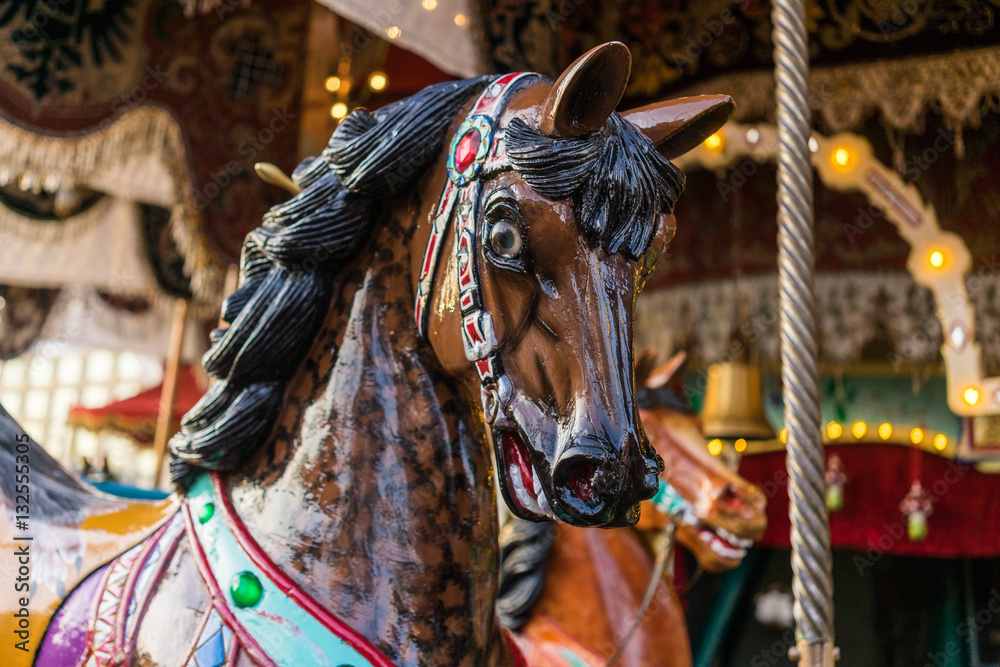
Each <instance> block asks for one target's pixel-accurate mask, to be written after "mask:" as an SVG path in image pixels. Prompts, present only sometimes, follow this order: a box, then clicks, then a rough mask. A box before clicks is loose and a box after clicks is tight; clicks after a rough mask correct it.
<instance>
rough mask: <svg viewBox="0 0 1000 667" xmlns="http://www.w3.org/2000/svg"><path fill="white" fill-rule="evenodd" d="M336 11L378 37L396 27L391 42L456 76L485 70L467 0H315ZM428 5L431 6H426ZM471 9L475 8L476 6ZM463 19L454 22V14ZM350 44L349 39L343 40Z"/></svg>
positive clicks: (474, 73)
mask: <svg viewBox="0 0 1000 667" xmlns="http://www.w3.org/2000/svg"><path fill="white" fill-rule="evenodd" d="M317 2H319V4H321V5H323V6H325V7H328V8H329V9H331V10H333V11H334V12H335V13H336V14H338V15H340V16H343V17H344V18H346V19H348V20H350V21H353V22H354V23H357V24H358V25H360V26H362V27H364V28H366V29H367V30H369V31H371V32H372V33H374V34H375V35H378V36H379V37H387V36H388V37H391V35H392V34H396V33H395V32H393V33H391V34H389V33H387V31H388V30H389V29H390V28H396V29H398V31H399V32H398V36H396V37H395V38H393V39H392V42H393V43H394V44H396V45H398V46H400V47H402V48H404V49H406V50H407V51H413V52H414V53H416V54H418V55H420V56H421V57H423V58H426V59H427V60H428V61H430V62H431V63H433V64H434V65H435V66H437V67H440V68H441V69H443V70H444V71H446V72H448V73H450V74H454V75H455V76H459V77H471V76H478V75H479V74H483V73H485V71H486V70H485V69H484V67H483V64H482V62H481V61H482V58H481V57H480V56H479V49H478V46H477V40H476V39H475V38H474V31H473V29H472V25H473V15H472V14H471V13H470V5H471V4H473V3H471V2H470V0H436V2H434V3H429V2H417V0H411V1H410V2H399V1H398V0H317ZM425 6H431V7H433V8H432V9H426V8H425ZM475 9H477V10H478V7H476V8H475ZM459 15H461V16H462V17H464V20H463V19H459V20H458V21H457V22H456V17H457V16H459ZM347 43H350V40H349V39H348V40H347Z"/></svg>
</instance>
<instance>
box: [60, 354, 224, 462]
mask: <svg viewBox="0 0 1000 667" xmlns="http://www.w3.org/2000/svg"><path fill="white" fill-rule="evenodd" d="M205 389H206V387H203V386H202V385H201V382H200V381H199V378H198V376H197V375H196V373H195V372H194V370H193V368H192V367H191V366H186V367H185V368H183V369H182V370H181V373H180V377H179V378H178V381H177V395H176V397H175V399H174V406H173V415H172V419H171V421H172V422H173V424H172V426H173V427H174V428H176V427H177V426H178V425H179V422H180V418H181V417H182V416H183V415H184V414H185V413H186V412H188V411H189V410H190V409H191V408H192V407H194V404H195V403H197V402H198V399H199V398H201V396H202V394H204V393H205ZM162 390H163V385H157V386H155V387H153V388H152V389H147V390H145V391H143V392H140V393H138V394H136V395H135V396H132V397H131V398H126V399H124V400H121V401H114V402H112V403H108V404H107V405H104V406H102V407H99V408H87V407H84V406H82V405H74V406H73V407H72V408H71V409H70V411H69V417H68V420H67V421H68V423H69V425H70V426H78V427H82V428H85V429H88V430H90V431H102V430H109V431H113V432H115V433H118V434H121V435H124V436H126V437H129V438H131V439H132V440H134V441H135V442H136V443H138V444H140V445H150V444H152V442H153V434H154V432H155V431H156V419H157V415H158V413H159V409H160V393H161V392H162Z"/></svg>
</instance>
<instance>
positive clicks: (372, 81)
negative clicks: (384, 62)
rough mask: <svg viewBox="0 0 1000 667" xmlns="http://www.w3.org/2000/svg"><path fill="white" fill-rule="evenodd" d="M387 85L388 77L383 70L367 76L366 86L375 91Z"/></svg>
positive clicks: (383, 88)
mask: <svg viewBox="0 0 1000 667" xmlns="http://www.w3.org/2000/svg"><path fill="white" fill-rule="evenodd" d="M387 85H389V77H387V76H386V75H385V72H372V75H371V76H370V77H368V87H369V88H371V89H372V90H374V91H375V92H378V91H380V90H385V87H386V86H387Z"/></svg>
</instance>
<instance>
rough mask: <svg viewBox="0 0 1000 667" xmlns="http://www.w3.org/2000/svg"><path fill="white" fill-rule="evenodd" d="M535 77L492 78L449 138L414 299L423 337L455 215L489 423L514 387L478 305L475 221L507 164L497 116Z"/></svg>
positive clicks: (465, 311) (465, 315)
mask: <svg viewBox="0 0 1000 667" xmlns="http://www.w3.org/2000/svg"><path fill="white" fill-rule="evenodd" d="M535 76H537V75H534V74H530V73H525V72H522V73H515V74H507V75H505V76H502V77H500V78H499V79H497V80H496V81H494V82H493V83H491V84H490V85H489V86H487V87H486V90H484V91H483V92H482V94H481V95H480V96H479V98H478V99H477V100H476V103H475V104H474V105H473V106H472V109H471V110H470V111H469V113H468V115H467V116H466V117H465V120H463V121H462V124H461V125H460V126H459V128H458V131H457V132H455V136H454V137H452V140H451V145H450V147H449V149H448V159H447V168H448V181H447V182H446V183H445V187H444V190H443V191H442V192H441V198H440V199H439V200H438V205H437V209H436V211H435V214H434V222H433V226H432V228H431V233H430V236H429V237H428V239H427V248H426V249H425V250H424V260H423V262H422V263H421V265H420V279H419V282H418V284H417V294H416V299H415V303H414V311H415V319H416V324H417V330H418V331H419V332H420V335H421V336H423V337H424V338H426V337H427V319H428V310H429V309H428V302H429V300H430V295H431V292H432V290H433V287H434V274H435V270H436V268H437V260H438V256H439V254H440V250H441V245H442V243H443V240H444V237H445V235H446V234H447V231H448V225H449V224H450V222H451V219H452V217H454V218H455V224H456V229H455V239H456V241H455V242H456V244H457V247H456V257H457V259H458V266H457V268H458V287H459V299H458V303H459V308H460V309H461V313H462V341H463V342H464V345H465V356H466V358H468V360H469V361H471V362H472V364H473V365H474V366H475V368H476V373H477V374H478V375H479V380H480V385H481V400H482V407H483V415H484V418H485V420H486V423H488V424H492V423H493V422H494V421H495V420H496V419H497V417H498V416H499V415H500V414H501V413H502V411H503V410H504V408H506V406H507V404H508V403H509V401H510V397H511V394H512V387H511V383H510V380H508V379H507V377H506V376H505V375H504V373H503V366H502V365H501V363H500V358H499V356H497V351H498V349H499V344H498V343H497V338H496V332H495V330H494V328H493V318H492V317H491V316H490V314H489V313H488V312H486V311H485V310H484V309H483V305H482V304H483V299H482V291H481V289H480V286H479V277H478V271H477V269H476V256H477V252H478V249H479V247H480V244H481V243H482V242H483V239H482V238H481V237H482V234H481V233H480V229H479V227H478V225H477V222H478V216H477V213H478V208H479V199H480V192H481V190H482V181H483V180H484V179H485V178H488V177H490V176H493V175H496V174H498V173H500V172H503V171H509V170H510V169H511V166H510V163H509V162H508V161H507V152H506V150H505V148H504V141H503V128H497V127H496V125H497V121H498V120H499V118H500V114H501V113H502V112H503V109H504V106H505V103H506V101H507V99H508V98H509V96H510V93H511V92H512V91H513V90H515V89H517V88H519V87H520V86H521V85H523V84H524V83H525V82H526V81H528V80H530V79H532V78H534V77H535ZM453 214H454V215H453ZM483 231H485V230H483Z"/></svg>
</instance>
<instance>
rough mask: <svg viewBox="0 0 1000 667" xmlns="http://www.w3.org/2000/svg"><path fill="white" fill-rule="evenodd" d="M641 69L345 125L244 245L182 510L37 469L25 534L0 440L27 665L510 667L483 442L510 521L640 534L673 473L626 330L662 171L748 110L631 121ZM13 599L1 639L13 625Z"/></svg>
mask: <svg viewBox="0 0 1000 667" xmlns="http://www.w3.org/2000/svg"><path fill="white" fill-rule="evenodd" d="M628 68H629V58H628V53H627V50H626V49H625V48H624V47H623V46H621V45H620V44H612V45H605V46H603V47H599V48H598V49H595V50H594V51H592V52H590V53H588V54H587V55H585V56H584V57H583V58H581V59H580V60H579V61H578V62H577V63H575V64H574V65H573V66H571V67H570V68H569V69H568V70H567V72H565V73H564V74H563V76H562V77H560V79H559V80H558V81H557V82H556V83H554V84H553V83H551V82H549V81H547V80H545V79H543V78H541V77H538V76H535V75H531V76H528V77H524V78H521V79H503V80H500V81H499V83H500V84H503V85H498V81H493V80H486V79H479V80H469V81H465V82H454V83H448V84H441V85H439V86H435V87H431V88H429V89H427V90H426V91H424V92H422V93H419V94H418V95H415V96H414V97H412V98H408V99H407V100H403V101H401V102H398V103H396V104H394V105H390V106H389V107H386V108H385V109H383V110H380V111H378V112H376V113H375V114H368V113H367V112H364V111H358V112H355V113H354V114H352V115H351V116H349V117H348V118H346V119H345V120H344V121H343V122H342V123H341V125H340V127H339V128H338V130H337V132H335V133H334V136H333V137H332V138H331V141H330V145H329V146H328V148H327V150H326V151H324V154H323V156H322V157H321V158H319V159H316V160H313V161H310V162H307V163H304V164H303V165H302V166H300V168H299V169H298V170H296V173H295V174H293V178H294V179H295V181H296V183H297V184H298V186H299V187H301V188H302V193H301V194H299V195H298V196H296V197H295V198H293V199H292V200H291V201H289V202H287V203H286V204H283V205H280V206H278V207H275V208H274V209H272V211H271V212H270V213H269V214H268V216H267V217H265V220H264V225H263V226H262V227H260V228H259V229H258V230H256V231H255V232H253V233H251V234H250V235H249V236H248V238H247V242H246V244H245V246H244V255H243V259H242V263H241V286H240V289H239V290H237V292H236V293H235V294H234V295H233V296H231V297H230V298H229V299H227V301H226V304H225V306H224V309H223V319H224V320H225V321H226V322H228V323H230V326H229V327H228V328H227V329H224V330H221V331H218V332H216V334H214V335H213V341H214V346H213V348H212V349H211V350H210V351H209V353H208V354H207V355H206V357H205V364H206V368H207V369H208V371H209V372H210V373H211V374H212V375H213V376H214V377H215V378H216V382H215V383H214V384H213V385H212V388H211V389H210V390H209V392H208V393H207V394H206V396H205V397H204V398H203V399H202V401H201V402H200V403H199V405H198V406H196V407H195V409H194V410H192V412H191V413H189V414H188V415H187V416H186V417H185V419H184V422H183V428H182V431H181V433H180V434H179V435H178V436H176V437H175V438H174V440H172V442H171V452H172V455H173V460H172V463H171V471H172V474H173V477H174V479H175V482H176V483H177V485H178V493H177V495H176V496H174V497H173V498H172V499H171V500H170V501H167V502H165V503H162V504H141V503H133V504H127V503H123V502H120V501H117V500H114V499H111V498H108V497H106V496H102V495H100V494H98V493H96V492H93V491H90V490H87V489H86V488H84V487H83V486H81V485H80V484H79V482H78V481H76V480H74V479H73V478H72V477H71V476H69V475H68V474H66V473H65V472H64V471H62V470H61V469H59V468H58V466H57V465H56V464H55V463H54V462H52V461H51V460H50V459H47V457H45V456H44V454H43V453H42V452H41V450H40V449H39V448H38V447H37V446H35V445H33V444H32V445H31V446H30V447H29V452H28V454H26V455H27V456H29V458H31V465H32V466H34V467H33V468H32V473H31V475H32V476H31V481H32V487H31V494H32V495H31V503H32V505H31V507H32V509H31V521H30V527H29V529H28V530H26V531H22V530H20V529H19V528H18V527H17V525H16V523H13V522H14V516H15V510H16V507H15V505H16V502H17V501H16V495H17V494H16V482H15V479H14V476H13V473H12V471H13V469H14V468H13V466H14V458H15V456H17V455H20V454H19V453H18V449H17V445H18V442H17V438H18V437H20V436H19V435H17V434H14V433H11V434H10V437H4V438H3V439H2V440H0V445H2V447H0V453H2V454H3V455H4V461H3V463H4V466H5V467H4V469H3V470H2V471H0V490H2V492H3V498H2V500H3V507H2V509H3V512H4V519H5V522H4V526H3V532H2V533H0V548H3V549H4V550H5V551H7V550H10V549H13V548H15V545H17V544H18V541H17V538H19V537H24V536H25V535H27V534H29V533H30V535H31V536H33V537H34V541H33V542H32V547H31V548H32V564H33V565H32V568H33V569H31V573H30V575H28V576H29V578H30V581H31V587H32V591H31V595H30V599H29V600H27V602H28V607H29V608H30V610H31V613H32V620H31V635H30V640H29V642H28V644H27V648H28V650H27V651H25V652H20V651H17V652H14V664H17V665H21V664H25V665H26V664H32V661H33V660H36V659H37V664H40V665H44V666H45V667H48V666H49V665H52V664H64V663H65V664H68V662H73V660H72V659H70V658H68V657H67V656H68V655H71V654H72V652H73V651H77V653H78V655H79V658H78V660H76V662H78V663H79V664H80V665H98V666H103V665H118V664H134V665H144V666H145V665H164V666H173V665H187V664H192V665H193V664H197V665H198V667H205V664H212V665H213V667H215V666H216V665H223V664H235V665H250V664H262V665H268V664H277V665H286V664H287V665H292V664H294V665H300V664H302V663H303V661H306V662H308V661H314V662H315V664H326V663H330V664H332V665H334V667H336V665H337V664H340V662H344V663H345V664H352V665H355V666H356V667H361V666H362V665H365V664H367V665H390V664H391V665H400V666H402V665H434V666H435V667H447V666H450V665H487V666H490V665H508V664H518V663H517V659H518V658H517V654H516V651H514V650H512V649H511V648H510V647H509V646H508V644H507V642H506V641H505V640H504V638H503V635H502V631H501V629H500V628H499V626H498V624H497V623H496V621H495V615H494V611H493V608H494V601H495V595H496V581H497V574H498V560H499V559H498V544H497V519H496V503H495V490H494V486H493V481H492V480H493V474H492V470H491V463H490V461H491V456H490V450H489V446H490V443H492V445H493V447H494V452H495V456H496V458H497V460H498V461H499V462H500V470H499V471H498V476H499V478H500V482H501V483H500V486H501V490H502V491H503V494H504V497H505V499H506V500H507V503H508V505H509V506H510V507H511V509H512V511H514V512H515V513H516V514H518V515H519V516H521V517H523V518H526V519H532V520H550V519H556V520H559V521H563V522H568V523H572V524H574V525H580V526H589V525H630V524H632V523H634V522H635V521H636V520H637V519H638V511H639V510H638V508H639V505H638V503H639V501H641V500H643V499H645V498H648V497H649V496H650V495H652V493H653V492H654V491H655V489H656V474H657V472H658V469H659V466H660V465H661V462H660V461H659V459H658V458H657V457H656V455H655V453H654V452H653V451H652V449H651V448H650V446H649V443H648V441H647V439H646V438H645V435H644V434H643V432H642V429H641V427H640V426H639V421H638V413H637V408H636V406H635V399H634V387H633V379H632V375H631V372H632V306H633V303H634V300H635V297H636V295H637V293H638V291H639V289H641V286H642V283H643V281H644V279H645V277H646V276H647V275H648V273H649V271H651V269H652V266H653V264H654V263H655V260H656V258H657V257H658V256H659V255H660V254H661V253H662V252H663V249H664V247H665V245H666V243H667V242H668V241H669V238H670V236H671V235H672V233H673V228H674V222H673V216H672V214H671V208H672V206H673V201H674V199H675V198H676V196H677V195H678V194H679V192H680V189H681V188H682V186H683V177H682V175H681V174H680V172H679V171H677V170H676V168H674V167H673V166H672V165H671V164H670V163H669V162H668V161H667V160H666V159H665V156H666V157H670V156H673V155H677V154H679V153H681V152H684V151H685V150H687V149H689V148H690V147H692V146H693V145H695V144H697V143H698V142H699V141H700V140H701V139H702V138H704V137H705V136H707V135H708V134H710V133H711V132H713V131H714V130H715V129H717V127H718V126H719V125H721V124H722V123H723V122H724V121H725V119H726V118H727V117H728V115H729V113H730V112H731V110H732V103H731V101H730V100H729V99H728V98H724V97H717V98H704V99H695V100H693V101H692V100H688V101H686V102H683V103H680V104H671V103H664V104H663V105H662V108H660V109H659V110H657V108H646V109H643V110H640V111H639V112H637V114H636V115H634V116H633V117H632V119H631V120H629V116H628V115H627V114H626V115H624V116H619V115H618V114H615V113H613V108H614V107H615V105H616V104H617V102H618V100H619V99H620V96H621V93H622V91H623V90H624V86H625V81H626V80H627V75H628ZM506 81H510V82H511V83H510V84H509V85H507V84H505V83H503V82H506ZM488 98H489V99H488ZM491 98H496V103H495V104H494V103H493V102H491V101H490V99H491ZM477 100H478V101H477ZM483 100H487V102H488V103H487V104H486V105H485V106H483V105H482V103H483ZM473 105H476V107H475V108H477V109H479V108H482V109H486V111H485V112H484V113H483V114H482V115H480V116H475V117H469V118H467V117H466V115H467V114H468V112H469V109H470V108H473ZM484 119H485V120H484ZM472 121H475V123H480V125H478V126H477V127H478V128H479V129H476V131H475V132H472V131H469V129H468V128H469V127H470V122H472ZM483 123H485V125H482V124H483ZM460 127H461V128H462V130H461V132H460V133H459V134H460V136H455V135H456V131H458V130H459V128H460ZM452 136H455V138H454V140H452V141H451V144H450V146H451V147H450V148H448V139H449V138H451V137H452ZM477 147H478V148H477ZM473 163H474V164H473ZM475 165H479V166H478V167H476V166H475ZM477 168H478V169H479V171H478V172H477V171H476V169H477ZM459 172H460V173H459ZM459 177H460V178H459ZM448 183H451V184H452V185H448ZM453 186H454V187H453ZM456 188H468V189H456ZM449 192H451V193H452V194H455V193H457V195H456V197H457V201H458V202H459V204H458V205H456V207H455V208H454V209H450V208H448V207H446V206H444V200H445V199H446V197H445V196H443V195H442V193H446V194H447V193H449ZM469 193H472V194H471V195H470V194H469ZM463 202H465V206H463V205H462V203H463ZM442 216H446V217H448V219H443V218H442ZM456 228H457V229H456ZM463 229H465V230H467V231H468V233H469V235H468V237H467V238H465V239H463V237H462V231H463ZM438 232H439V233H440V236H439V237H437V242H439V243H440V244H441V246H440V248H441V250H440V252H439V253H438V254H439V257H438V260H433V259H432V260H428V259H427V257H428V255H429V251H428V248H429V247H430V246H431V245H433V243H432V242H429V239H431V240H432V241H433V239H434V238H436V237H435V233H438ZM428 262H429V263H428ZM428 267H429V271H428V270H427V269H428ZM470 271H471V274H470ZM428 273H429V275H430V278H429V282H427V283H425V281H424V278H425V277H426V275H427V274H428ZM470 275H471V278H472V279H473V286H472V287H470V283H469V277H470ZM426 285H429V291H428V292H427V293H426V295H425V296H426V297H427V299H426V304H425V306H424V310H425V317H424V319H423V320H421V318H420V317H417V313H418V312H419V311H420V310H421V305H420V301H419V298H416V299H415V297H418V296H419V295H420V294H422V293H423V292H424V288H425V286H426ZM415 320H416V321H415ZM11 428H12V429H13V427H11ZM8 458H9V459H10V461H8V460H7V459H8ZM8 463H9V464H10V469H9V470H8ZM108 561H111V562H110V564H108ZM12 563H13V561H12V560H11V559H2V560H0V575H2V577H3V580H5V581H8V580H10V581H13V579H14V578H15V577H16V575H17V565H16V563H15V564H14V565H12ZM106 564H108V565H107V567H104V569H101V567H102V566H104V565H106ZM236 567H238V569H239V571H236V570H234V568H236ZM12 568H13V569H12ZM88 577H89V578H88ZM133 597H134V598H135V600H134V602H135V604H132V602H133V600H132V598H133ZM3 600H4V604H3V605H2V606H3V607H4V609H3V610H0V611H3V617H4V619H5V620H4V622H5V623H9V622H10V621H9V619H10V618H11V613H13V612H15V611H16V610H17V609H18V605H19V600H18V598H16V597H14V598H11V597H10V596H9V594H8V593H6V592H5V594H4V597H3ZM116 601H117V602H116ZM60 604H61V605H62V606H61V607H60V611H58V612H56V613H57V614H63V612H65V614H64V618H57V623H56V624H55V625H53V626H52V628H50V632H49V633H48V634H46V635H45V637H44V639H43V638H42V633H43V632H44V631H45V630H46V625H47V624H48V622H49V620H50V618H51V614H52V613H53V611H54V610H56V608H57V607H59V605H60ZM15 622H17V621H16V620H15ZM307 625H308V626H309V627H308V628H306V626H307ZM109 627H110V628H111V630H109V629H108V628H109ZM275 628H283V629H284V631H283V632H279V631H276V630H275ZM5 629H6V628H5ZM81 632H82V633H83V637H82V640H81ZM324 633H326V634H324ZM8 636H9V635H8ZM81 641H82V644H81ZM208 642H211V644H209V643H208ZM282 642H284V644H283V643H282ZM288 642H292V643H294V644H295V646H290V645H289V644H288ZM338 642H339V643H338ZM341 644H343V645H344V646H347V649H345V651H348V653H350V651H353V652H354V653H350V655H353V656H356V657H357V659H352V660H349V661H348V660H343V661H342V660H341V659H340V658H339V657H337V656H339V655H341V654H340V653H337V647H338V646H340V645H341ZM39 646H41V649H39ZM80 646H82V647H83V648H79V647H80ZM206 646H209V648H208V649H205V647H206ZM310 646H311V647H314V648H315V649H316V651H318V652H324V651H325V652H326V653H325V654H324V655H325V657H324V656H320V655H318V653H317V654H316V655H314V656H313V657H312V658H309V659H308V660H306V659H304V658H302V655H301V651H303V650H306V649H305V648H303V647H307V648H308V647H310ZM345 655H346V654H345ZM335 658H336V659H335Z"/></svg>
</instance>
